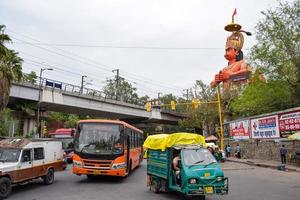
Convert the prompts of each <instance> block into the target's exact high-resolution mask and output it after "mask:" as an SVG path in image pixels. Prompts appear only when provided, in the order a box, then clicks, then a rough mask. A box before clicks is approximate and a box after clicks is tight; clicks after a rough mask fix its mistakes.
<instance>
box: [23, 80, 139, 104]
mask: <svg viewBox="0 0 300 200" xmlns="http://www.w3.org/2000/svg"><path fill="white" fill-rule="evenodd" d="M40 81H41V85H39V83H40ZM19 84H25V85H28V84H29V85H32V86H34V87H38V88H39V87H42V88H50V89H53V90H54V89H55V90H60V91H62V92H68V93H71V94H74V95H78V96H79V95H82V96H89V97H98V98H101V99H102V100H104V101H105V100H112V101H115V102H116V101H117V102H121V103H128V104H132V105H136V106H143V107H144V106H145V103H144V102H142V101H139V100H134V101H130V100H129V101H126V100H123V99H122V98H121V100H119V98H118V99H117V97H116V95H108V94H106V93H105V92H103V91H101V90H96V89H92V88H87V87H81V86H78V85H74V84H70V83H66V82H62V81H57V80H53V79H48V78H43V77H42V78H41V79H40V77H37V78H36V79H34V80H33V79H30V80H28V79H26V78H24V79H23V80H22V81H21V82H19Z"/></svg>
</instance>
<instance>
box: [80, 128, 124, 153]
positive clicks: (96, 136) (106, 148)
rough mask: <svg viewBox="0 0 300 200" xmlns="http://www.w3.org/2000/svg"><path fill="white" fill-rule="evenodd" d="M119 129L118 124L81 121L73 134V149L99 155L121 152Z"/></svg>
mask: <svg viewBox="0 0 300 200" xmlns="http://www.w3.org/2000/svg"><path fill="white" fill-rule="evenodd" d="M120 130H121V126H120V125H118V124H104V123H81V124H79V126H78V130H77V133H76V135H75V140H74V147H75V150H76V151H77V152H81V153H88V154H99V155H112V154H122V153H123V145H122V140H121V131H120Z"/></svg>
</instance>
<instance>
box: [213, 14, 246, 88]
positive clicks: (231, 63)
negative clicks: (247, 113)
mask: <svg viewBox="0 0 300 200" xmlns="http://www.w3.org/2000/svg"><path fill="white" fill-rule="evenodd" d="M235 14H236V10H235V11H234V14H233V16H232V24H229V25H227V26H226V27H225V30H227V31H230V32H232V34H231V35H230V36H229V37H228V38H227V42H226V45H225V55H224V57H225V58H226V59H227V60H228V66H226V67H225V68H223V69H222V70H221V71H220V72H219V73H218V74H216V75H215V79H214V80H213V81H212V82H211V86H212V87H215V86H217V85H218V84H220V83H221V82H222V83H223V86H224V89H229V88H230V87H231V86H233V85H240V84H243V83H247V82H248V78H249V74H250V72H251V68H250V67H249V65H247V64H246V63H245V61H244V60H243V52H242V48H243V44H244V36H243V34H242V32H244V33H246V34H247V35H251V33H249V32H246V31H243V30H240V29H241V26H240V25H238V24H234V21H233V17H234V15H235Z"/></svg>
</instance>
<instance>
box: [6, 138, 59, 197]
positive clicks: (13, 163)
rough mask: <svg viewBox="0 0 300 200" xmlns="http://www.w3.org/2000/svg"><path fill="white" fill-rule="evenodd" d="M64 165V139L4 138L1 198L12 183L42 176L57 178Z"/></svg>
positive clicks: (45, 179)
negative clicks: (55, 175)
mask: <svg viewBox="0 0 300 200" xmlns="http://www.w3.org/2000/svg"><path fill="white" fill-rule="evenodd" d="M62 168H63V149H62V143H61V141H56V140H52V139H4V140H1V141H0V188H1V190H0V199H3V198H6V197H7V196H8V195H9V194H10V193H11V190H12V186H14V185H17V184H21V183H22V184H23V183H26V182H29V181H31V180H33V179H36V178H42V179H43V181H44V183H45V184H46V185H48V184H52V183H53V181H54V172H55V171H61V170H62Z"/></svg>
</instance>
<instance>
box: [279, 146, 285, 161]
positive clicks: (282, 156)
mask: <svg viewBox="0 0 300 200" xmlns="http://www.w3.org/2000/svg"><path fill="white" fill-rule="evenodd" d="M279 151H280V158H281V163H282V164H286V153H287V150H286V148H285V147H284V144H283V145H281V147H280V149H279Z"/></svg>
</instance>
